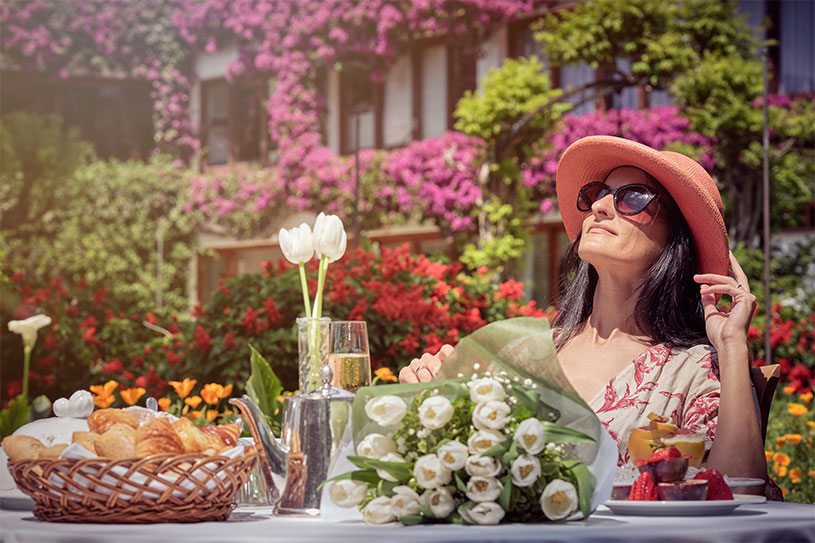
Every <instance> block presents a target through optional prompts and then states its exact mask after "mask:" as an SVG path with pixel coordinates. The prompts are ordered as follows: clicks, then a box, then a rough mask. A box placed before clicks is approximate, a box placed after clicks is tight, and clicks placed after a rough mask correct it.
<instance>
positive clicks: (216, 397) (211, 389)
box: [201, 383, 224, 405]
mask: <svg viewBox="0 0 815 543" xmlns="http://www.w3.org/2000/svg"><path fill="white" fill-rule="evenodd" d="M223 391H224V387H223V386H222V385H219V384H218V383H208V384H206V385H204V387H203V388H202V389H201V397H202V398H204V401H205V402H207V403H208V404H209V405H216V404H217V403H218V402H219V401H220V399H221V398H222V396H221V394H222V393H223Z"/></svg>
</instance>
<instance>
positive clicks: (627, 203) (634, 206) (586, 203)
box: [577, 181, 657, 215]
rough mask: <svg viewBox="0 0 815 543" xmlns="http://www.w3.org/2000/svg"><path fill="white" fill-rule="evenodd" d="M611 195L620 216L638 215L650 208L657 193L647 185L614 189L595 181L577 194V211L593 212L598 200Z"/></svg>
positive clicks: (624, 186)
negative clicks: (592, 209) (593, 206)
mask: <svg viewBox="0 0 815 543" xmlns="http://www.w3.org/2000/svg"><path fill="white" fill-rule="evenodd" d="M609 194H611V195H612V196H613V198H614V209H616V210H617V213H619V214H620V215H636V214H637V213H639V212H641V211H642V210H644V209H645V208H646V207H648V204H650V203H651V202H652V201H653V200H654V198H656V197H657V195H656V193H654V192H653V191H651V189H649V188H648V187H646V186H645V185H636V184H634V185H623V186H622V187H617V188H616V189H612V188H609V187H607V186H606V184H605V183H601V182H600V181H595V182H594V183H589V184H588V185H586V186H584V187H583V188H582V189H580V192H579V193H578V194H577V209H578V210H579V211H591V206H592V204H594V202H596V201H597V200H601V199H603V198H605V197H606V196H607V195H609Z"/></svg>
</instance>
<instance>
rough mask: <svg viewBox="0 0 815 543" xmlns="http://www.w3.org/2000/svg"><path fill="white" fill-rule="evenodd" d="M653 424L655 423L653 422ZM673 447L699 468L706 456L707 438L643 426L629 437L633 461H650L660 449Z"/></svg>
mask: <svg viewBox="0 0 815 543" xmlns="http://www.w3.org/2000/svg"><path fill="white" fill-rule="evenodd" d="M652 422H653V421H652ZM671 445H673V446H674V447H676V448H677V449H679V452H681V453H682V455H683V456H688V457H689V458H688V464H689V465H691V466H693V467H695V468H698V467H699V466H700V465H701V464H702V459H703V458H704V456H705V437H704V436H703V435H702V434H697V433H694V432H692V431H690V430H684V429H681V428H678V429H676V430H675V431H669V430H667V429H664V428H651V427H650V426H642V427H640V428H635V429H634V430H633V431H632V432H631V435H630V436H629V437H628V453H629V455H630V457H631V461H632V462H634V464H636V463H637V462H639V461H643V460H648V459H649V458H650V457H651V454H653V452H654V450H655V449H657V448H659V447H670V446H671Z"/></svg>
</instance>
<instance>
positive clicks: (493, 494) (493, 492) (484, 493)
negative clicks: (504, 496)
mask: <svg viewBox="0 0 815 543" xmlns="http://www.w3.org/2000/svg"><path fill="white" fill-rule="evenodd" d="M503 488H504V485H503V484H502V483H501V481H499V480H498V479H496V478H495V477H470V480H469V481H467V497H468V498H470V499H471V500H472V501H474V502H493V501H495V500H497V499H498V496H500V495H501V490H503Z"/></svg>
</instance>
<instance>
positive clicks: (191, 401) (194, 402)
mask: <svg viewBox="0 0 815 543" xmlns="http://www.w3.org/2000/svg"><path fill="white" fill-rule="evenodd" d="M184 403H185V404H187V405H189V406H190V407H192V408H193V409H195V408H196V407H198V404H200V403H201V396H190V397H189V398H184ZM199 416H200V415H199Z"/></svg>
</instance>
